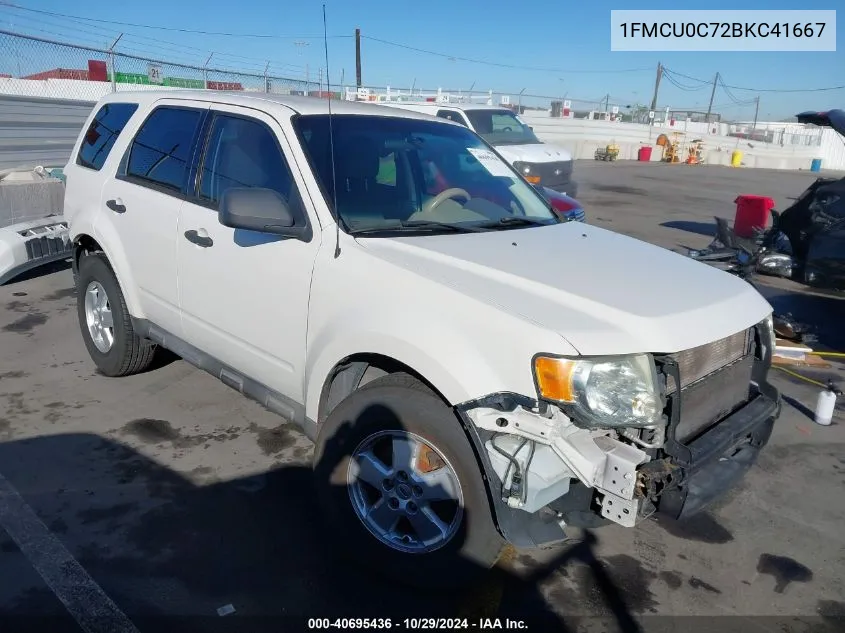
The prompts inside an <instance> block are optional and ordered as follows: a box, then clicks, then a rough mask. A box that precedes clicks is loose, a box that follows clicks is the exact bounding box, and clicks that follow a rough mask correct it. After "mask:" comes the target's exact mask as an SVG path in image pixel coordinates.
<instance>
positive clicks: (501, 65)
mask: <svg viewBox="0 0 845 633" xmlns="http://www.w3.org/2000/svg"><path fill="white" fill-rule="evenodd" d="M361 38H362V39H365V40H370V41H371V42H379V43H380V44H387V45H388V46H395V47H396V48H404V49H405V50H409V51H414V52H416V53H424V54H426V55H434V56H436V57H442V58H444V59H449V60H454V61H461V62H468V63H471V64H483V65H484V66H495V67H497V68H510V69H512V70H534V71H538V72H548V73H634V72H641V71H644V70H649V71H650V70H651V68H625V69H620V70H573V69H563V68H538V67H535V66H518V65H515V64H504V63H500V62H491V61H487V60H483V59H473V58H471V57H460V56H458V55H450V54H448V53H440V52H437V51H430V50H426V49H424V48H417V47H415V46H409V45H407V44H400V43H399V42H391V41H390V40H383V39H381V38H378V37H372V36H370V35H362V36H361Z"/></svg>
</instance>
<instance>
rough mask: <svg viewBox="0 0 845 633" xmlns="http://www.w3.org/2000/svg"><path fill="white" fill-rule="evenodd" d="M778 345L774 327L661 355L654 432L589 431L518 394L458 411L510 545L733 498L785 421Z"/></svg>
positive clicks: (682, 513) (680, 513) (682, 512)
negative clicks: (772, 373)
mask: <svg viewBox="0 0 845 633" xmlns="http://www.w3.org/2000/svg"><path fill="white" fill-rule="evenodd" d="M729 338H731V337H729ZM772 342H773V338H772V334H771V324H770V323H769V321H768V320H766V321H764V322H763V323H760V324H758V325H757V326H755V327H752V328H750V329H749V330H748V331H744V332H742V333H739V334H737V335H735V336H734V337H733V338H732V339H731V340H728V339H725V340H723V341H717V342H716V343H714V344H711V345H710V346H702V348H696V350H690V351H689V353H680V354H671V355H670V354H665V355H661V354H654V355H652V358H653V361H654V365H655V371H656V374H657V376H658V379H659V383H660V392H661V397H662V404H663V409H662V416H661V423H660V424H657V425H652V426H650V427H648V428H585V425H584V424H580V425H579V424H577V423H576V422H577V421H575V420H573V419H572V418H571V417H570V416H568V415H567V414H566V413H565V412H564V408H562V407H559V406H556V405H555V404H553V403H549V402H546V401H543V400H541V399H539V398H530V397H525V396H521V395H515V394H495V395H491V396H488V397H486V398H482V399H479V400H476V401H473V402H469V403H465V404H464V405H462V406H461V407H458V411H459V413H460V415H461V418H462V419H463V421H464V424H465V426H466V428H467V431H468V433H469V435H470V436H471V438H472V439H473V441H474V443H475V447H476V451H477V453H478V456H479V458H480V460H481V462H482V464H483V466H484V470H485V476H486V480H487V483H488V490H489V493H490V497H491V501H492V503H493V506H494V509H495V513H496V519H497V523H498V524H499V527H500V530H501V531H502V533H503V535H504V536H505V537H506V538H507V539H508V540H509V541H511V542H512V543H513V544H514V545H516V546H522V547H537V546H544V545H548V544H554V543H556V542H561V541H563V540H565V538H566V532H565V528H566V527H567V526H568V525H573V526H578V527H593V526H595V525H597V524H601V523H607V522H613V523H617V524H619V525H622V526H625V527H634V526H635V525H637V524H638V523H639V522H641V521H642V520H644V519H646V518H647V517H649V516H651V515H653V514H654V513H655V512H660V513H661V514H666V515H669V516H671V517H672V518H682V517H686V516H689V515H691V514H694V513H696V512H698V511H700V510H701V509H703V508H704V507H706V506H707V505H708V504H709V503H711V502H712V501H714V500H715V499H717V498H718V497H720V496H721V495H722V494H723V493H725V492H727V491H728V490H729V489H731V488H732V487H733V486H734V485H735V484H736V483H737V481H738V480H739V479H740V478H741V477H742V476H743V475H744V474H745V472H746V471H747V470H748V469H749V468H750V467H751V466H752V465H753V464H754V463H755V462H756V459H757V455H758V454H759V451H760V449H761V448H762V447H763V446H764V445H765V444H766V443H767V441H768V439H769V437H770V435H771V431H772V428H773V425H774V421H775V420H776V419H777V417H778V415H779V413H780V395H779V394H778V392H777V390H776V389H775V388H774V387H772V386H771V385H770V384H769V383H768V381H767V375H768V370H769V367H770V365H771V355H772ZM729 345H733V348H729V347H728V346H729ZM720 346H721V347H720ZM731 349H733V350H739V351H740V352H741V353H733V354H732V353H730V352H731ZM737 381H744V382H741V383H740V388H738V387H737V385H736V383H737ZM743 385H744V386H743ZM678 386H680V388H678ZM728 387H730V388H728Z"/></svg>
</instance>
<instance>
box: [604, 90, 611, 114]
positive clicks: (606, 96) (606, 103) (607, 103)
mask: <svg viewBox="0 0 845 633" xmlns="http://www.w3.org/2000/svg"><path fill="white" fill-rule="evenodd" d="M609 105H610V95H605V97H604V112H605V114H607V106H609Z"/></svg>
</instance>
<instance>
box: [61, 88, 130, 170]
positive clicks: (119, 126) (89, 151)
mask: <svg viewBox="0 0 845 633" xmlns="http://www.w3.org/2000/svg"><path fill="white" fill-rule="evenodd" d="M137 109H138V104H136V103H107V104H105V105H104V106H103V107H101V108H100V110H99V112H97V115H96V116H95V117H94V120H93V121H91V125H90V126H88V130H87V131H86V132H85V136H84V137H83V138H82V145H80V147H79V154H77V156H76V164H77V165H81V166H82V167H87V168H89V169H96V170H98V171H99V170H100V169H101V168H102V167H103V165H104V164H105V162H106V159H107V158H108V157H109V152H111V148H112V147H113V146H114V143H115V141H116V140H117V137H118V136H120V133H121V132H122V131H123V128H124V126H126V123H127V122H128V121H129V119H131V118H132V115H133V114H135V111H136V110H137Z"/></svg>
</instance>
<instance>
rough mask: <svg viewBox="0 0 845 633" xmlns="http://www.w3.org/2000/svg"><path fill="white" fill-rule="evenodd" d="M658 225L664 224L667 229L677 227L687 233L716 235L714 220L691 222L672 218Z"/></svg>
mask: <svg viewBox="0 0 845 633" xmlns="http://www.w3.org/2000/svg"><path fill="white" fill-rule="evenodd" d="M660 226H665V227H666V228H668V229H678V230H680V231H686V232H687V233H695V234H696V235H706V236H707V237H713V236H714V235H716V223H715V222H693V221H691V220H672V221H671V222H661V223H660Z"/></svg>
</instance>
